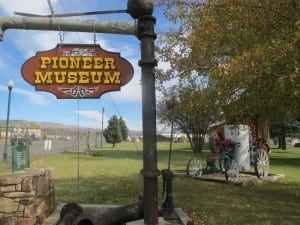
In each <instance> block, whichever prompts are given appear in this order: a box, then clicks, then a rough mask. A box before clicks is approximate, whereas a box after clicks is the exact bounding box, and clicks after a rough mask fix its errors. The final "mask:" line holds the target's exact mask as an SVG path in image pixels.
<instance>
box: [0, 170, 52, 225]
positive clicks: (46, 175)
mask: <svg viewBox="0 0 300 225" xmlns="http://www.w3.org/2000/svg"><path fill="white" fill-rule="evenodd" d="M53 208H54V182H53V169H52V168H39V169H24V170H21V171H17V172H15V173H9V174H5V175H1V176H0V225H37V224H42V223H43V221H44V220H45V219H46V218H47V217H48V216H49V215H50V214H51V212H52V211H53Z"/></svg>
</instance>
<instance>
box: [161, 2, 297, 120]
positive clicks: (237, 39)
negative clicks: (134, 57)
mask: <svg viewBox="0 0 300 225" xmlns="http://www.w3.org/2000/svg"><path fill="white" fill-rule="evenodd" d="M157 2H159V3H161V4H164V5H165V6H166V11H165V15H166V16H167V17H168V18H169V19H170V21H173V22H175V23H176V24H177V26H176V29H173V30H170V31H169V32H167V33H165V34H163V35H161V36H160V39H159V43H160V44H159V45H158V46H160V47H159V48H158V53H159V59H160V60H161V61H165V62H168V63H170V68H169V69H168V70H166V71H158V73H157V78H158V79H159V80H160V81H161V82H162V83H163V82H164V81H167V80H169V79H172V78H178V79H179V80H181V81H185V82H191V81H192V80H194V79H197V78H198V77H199V76H207V77H208V81H209V82H208V84H209V85H208V86H207V88H208V89H210V95H208V97H209V98H211V101H210V102H211V103H217V104H218V105H219V108H220V110H221V111H222V112H223V113H224V115H225V117H226V119H227V121H230V122H235V123H238V122H240V121H244V120H245V118H248V119H249V120H250V121H251V120H255V119H257V117H260V118H265V119H267V120H269V121H270V122H271V123H272V121H276V120H277V119H278V118H277V115H276V107H277V106H280V107H281V108H283V109H284V110H285V111H286V113H284V114H283V115H284V116H285V117H284V118H281V119H282V120H288V119H291V118H299V117H300V115H299V112H300V91H299V86H300V75H299V70H300V60H299V46H298V45H299V17H300V11H299V3H298V1H297V0H277V1H261V0H252V1H244V0H236V1H232V0H207V1H194V0H191V1H172V0H157ZM297 21H298V22H297ZM297 27H298V30H297ZM295 34H296V35H295ZM295 36H296V38H295ZM297 43H298V44H297ZM283 99H284V101H283ZM274 109H275V110H274Z"/></svg>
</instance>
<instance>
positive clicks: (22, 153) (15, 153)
mask: <svg viewBox="0 0 300 225" xmlns="http://www.w3.org/2000/svg"><path fill="white" fill-rule="evenodd" d="M24 168H29V146H28V145H17V146H13V147H12V171H13V172H15V171H17V170H22V169H24Z"/></svg>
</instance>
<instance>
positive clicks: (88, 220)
mask: <svg viewBox="0 0 300 225" xmlns="http://www.w3.org/2000/svg"><path fill="white" fill-rule="evenodd" d="M141 218H143V203H142V200H141V199H140V200H139V201H138V202H136V203H131V204H127V205H122V206H119V207H115V208H109V209H106V210H104V211H102V212H99V213H92V212H89V211H88V210H87V209H84V210H83V211H82V213H80V214H79V215H78V216H77V217H76V218H74V219H73V218H72V224H73V225H87V224H88V225H121V224H125V223H127V222H130V221H135V220H138V219H141Z"/></svg>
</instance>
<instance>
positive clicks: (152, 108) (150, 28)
mask: <svg viewBox="0 0 300 225" xmlns="http://www.w3.org/2000/svg"><path fill="white" fill-rule="evenodd" d="M138 21H139V30H138V38H139V39H140V41H141V60H140V61H139V65H140V66H141V70H142V98H143V103H142V113H143V170H142V171H141V174H142V175H143V176H144V216H145V217H144V222H145V224H147V225H154V224H158V197H157V191H158V188H157V177H158V176H159V175H160V171H159V170H158V169H157V146H156V102H155V74H154V67H155V66H156V64H157V62H156V60H155V58H154V39H155V38H156V35H155V33H154V24H155V18H154V17H152V16H144V17H141V18H139V20H138Z"/></svg>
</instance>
